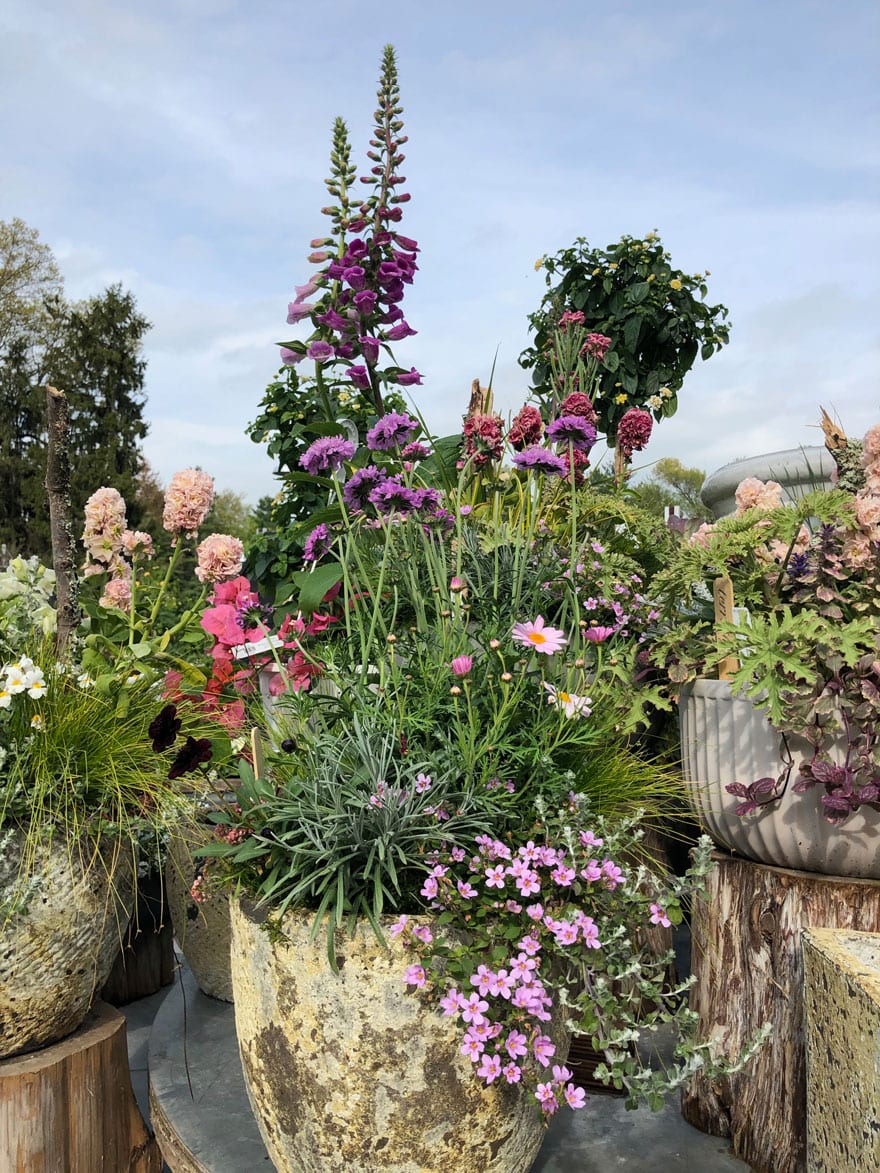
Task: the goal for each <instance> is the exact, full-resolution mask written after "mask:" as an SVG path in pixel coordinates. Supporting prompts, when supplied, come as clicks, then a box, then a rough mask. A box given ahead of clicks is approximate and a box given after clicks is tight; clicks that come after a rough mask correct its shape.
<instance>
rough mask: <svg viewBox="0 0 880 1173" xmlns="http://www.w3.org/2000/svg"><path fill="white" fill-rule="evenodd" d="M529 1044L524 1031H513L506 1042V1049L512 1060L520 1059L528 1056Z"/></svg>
mask: <svg viewBox="0 0 880 1173" xmlns="http://www.w3.org/2000/svg"><path fill="white" fill-rule="evenodd" d="M528 1042H529V1040H528V1039H527V1038H526V1036H525V1035H524V1034H523V1033H522V1031H518V1030H512V1031H511V1032H510V1034H509V1035H508V1036H507V1038H506V1039H505V1040H504V1049H505V1050H506V1051H507V1053H508V1055H509V1056H510V1057H511V1059H519V1058H521V1057H522V1056H523V1055H528V1053H529V1047H528Z"/></svg>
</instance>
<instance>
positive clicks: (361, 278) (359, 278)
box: [342, 265, 366, 289]
mask: <svg viewBox="0 0 880 1173" xmlns="http://www.w3.org/2000/svg"><path fill="white" fill-rule="evenodd" d="M342 279H343V281H345V282H347V284H349V285H350V286H351V287H352V289H363V287H364V285H365V284H366V274H365V273H364V270H363V269H362V268H361V266H360V265H350V266H349V267H348V268H347V269H345V270H344V271H343V274H342Z"/></svg>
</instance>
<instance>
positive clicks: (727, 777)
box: [679, 680, 880, 880]
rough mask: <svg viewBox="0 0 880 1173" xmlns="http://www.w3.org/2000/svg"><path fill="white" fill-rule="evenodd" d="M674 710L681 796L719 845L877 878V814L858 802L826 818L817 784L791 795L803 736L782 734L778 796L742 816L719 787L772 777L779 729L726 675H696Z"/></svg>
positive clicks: (825, 871)
mask: <svg viewBox="0 0 880 1173" xmlns="http://www.w3.org/2000/svg"><path fill="white" fill-rule="evenodd" d="M679 715H680V721H681V758H682V769H683V771H684V777H685V781H686V783H687V784H688V794H689V797H690V800H691V802H692V804H693V807H694V809H695V811H696V813H697V816H698V817H699V819H700V822H701V823H702V825H703V826H704V828H705V829H706V832H707V834H709V835H710V836H711V837H712V839H713V840H714V841H715V842H716V843H717V844H719V846H721V847H726V848H727V849H728V850H730V851H735V852H736V853H737V854H739V855H743V856H745V857H746V858H747V859H752V860H755V861H756V862H758V863H764V864H769V865H771V866H772V867H784V868H793V869H794V870H796V871H805V872H819V873H821V874H822V875H827V876H851V877H857V878H860V879H866V880H878V879H880V812H878V811H877V810H875V809H873V808H872V807H864V806H863V807H862V808H860V809H859V810H857V811H855V812H854V813H853V814H852V815H850V816H849V818H848V819H847V820H846V822H845V823H843V824H842V825H839V826H838V825H835V824H834V823H829V821H828V820H827V819H826V818H825V814H824V808H823V806H822V794H823V793H824V791H823V789H822V787H820V786H814V787H812V788H811V789H810V790H807V791H805V792H804V793H803V794H796V793H795V791H794V783H795V781H796V779H797V776H798V768H799V766H800V763H801V762H802V761H803V760H805V759H806V758H809V757H810V755H811V754H812V748H811V747H810V745H809V743H808V742H806V741H805V740H804V739H802V738H798V737H792V736H789V737H788V738H787V739H786V740H787V742H788V749H789V752H790V754H791V757H792V759H793V765H792V768H791V774H790V777H789V783H788V787H787V789H786V791H785V794H784V796H783V797H782V798H781V799H779V800H778V801H775V802H772V803H768V805H767V808H766V809H765V810H762V811H760V812H759V813H756V814H752V815H746V816H744V817H743V816H741V815H738V814H736V807H737V805H738V804H739V803H740V802H741V801H742V800H741V799H739V798H736V797H735V796H734V795H732V794H728V793H727V791H726V790H725V786H726V785H727V784H728V783H729V782H743V783H750V782H754V781H756V780H757V779H758V778H765V777H773V778H777V777H779V775H780V773H781V772H782V771H783V769H784V762H783V753H782V750H783V745H782V737H781V735H780V733H779V731H778V730H776V729H774V727H773V726H772V725H771V724H770V722H769V721H768V720H767V716H766V714H765V713H764V711H763V710H762V709H760V708H758V707H756V706H755V705H754V704H753V703H752V701H751V700H750V699H749V698H748V697H742V696H737V695H736V694H734V693H733V692H732V690H731V687H730V683H729V682H728V681H726V680H697V681H695V682H694V683H693V684H692V685H689V686H688V687H687V688H684V689H682V697H681V704H680V706H679ZM841 760H843V759H842V753H841Z"/></svg>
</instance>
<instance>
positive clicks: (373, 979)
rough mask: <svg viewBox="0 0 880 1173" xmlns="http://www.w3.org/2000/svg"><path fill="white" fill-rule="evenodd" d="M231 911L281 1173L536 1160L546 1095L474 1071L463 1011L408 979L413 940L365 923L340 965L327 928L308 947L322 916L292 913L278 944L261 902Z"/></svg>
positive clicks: (266, 1127)
mask: <svg viewBox="0 0 880 1173" xmlns="http://www.w3.org/2000/svg"><path fill="white" fill-rule="evenodd" d="M231 907H232V977H233V984H234V987H235V1022H236V1029H237V1032H238V1041H239V1049H240V1051H241V1059H242V1068H243V1070H244V1076H245V1083H246V1085H247V1089H248V1095H249V1096H250V1100H251V1104H252V1106H253V1109H254V1115H255V1116H256V1119H257V1123H258V1124H259V1127H260V1131H261V1133H262V1135H263V1139H264V1140H265V1142H266V1147H267V1149H268V1151H269V1155H270V1157H271V1159H272V1160H273V1161H274V1163H275V1166H276V1168H277V1169H278V1170H279V1173H343V1171H345V1173H350V1171H351V1170H357V1171H358V1173H371V1171H373V1170H389V1171H394V1173H525V1171H526V1170H527V1169H529V1168H530V1166H531V1164H532V1162H533V1161H534V1159H535V1156H536V1154H537V1152H538V1149H539V1148H540V1146H541V1141H542V1139H543V1136H544V1127H543V1124H542V1122H541V1118H540V1113H539V1112H538V1111H537V1108H536V1104H535V1101H534V1097H533V1096H529V1095H528V1093H527V1092H525V1090H524V1089H522V1088H520V1087H517V1086H515V1085H513V1086H511V1085H507V1084H505V1085H504V1086H500V1085H498V1084H492V1085H491V1086H490V1087H485V1086H484V1085H482V1083H481V1081H480V1080H478V1079H477V1078H476V1077H475V1075H474V1070H473V1064H472V1063H471V1062H470V1060H468V1059H466V1058H465V1057H464V1056H463V1055H462V1054H461V1053H460V1049H459V1048H460V1044H461V1039H460V1037H459V1035H458V1032H457V1031H456V1028H455V1026H454V1025H453V1024H452V1022H451V1020H450V1019H448V1018H444V1017H443V1016H442V1015H441V1014H439V1013H438V1012H437V1010H435V1009H434V1008H432V1007H430V1006H428V1005H427V1003H425V1002H424V1000H423V999H422V998H421V997H420V996H419V995H418V994H417V992H415V991H412V990H408V989H407V987H406V985H405V984H404V982H403V980H402V978H403V973H404V971H405V969H406V967H407V965H408V964H410V963H411V960H412V958H411V955H410V954H408V952H407V951H406V949H405V947H404V945H403V944H402V943H401V942H400V941H398V940H395V939H394V938H388V939H387V949H383V948H382V946H381V945H380V944H379V943H378V941H377V940H376V938H375V936H374V934H373V931H372V929H371V928H370V927H369V925H367V924H366V923H364V924H363V925H361V926H358V929H357V932H356V934H355V936H354V937H353V938H352V937H349V936H348V935H347V934H345V933H341V932H340V933H337V935H336V942H335V949H336V954H337V964H338V972H337V973H334V972H333V970H332V969H331V967H330V963H329V960H328V957H327V943H326V939H325V937H324V936H322V935H320V934H319V936H318V937H317V939H316V940H315V941H314V942H313V943H312V944H309V941H308V937H309V931H310V928H311V923H312V915H313V914H310V913H303V912H299V911H297V912H292V913H288V914H287V915H285V917H284V918H283V920H282V922H281V930H282V932H283V934H284V939H283V940H280V939H278V940H276V941H275V942H274V943H273V941H272V940H271V939H270V937H269V934H268V933H266V932H265V931H263V929H262V928H261V927H260V926H261V921H262V920H264V919H265V917H263V916H261V914H260V913H259V912H257V911H256V910H255V908H254V906H253V905H252V904H251V903H250V902H249V901H244V900H242V901H235V900H233V901H232V906H231ZM392 919H393V918H385V923H386V925H387V924H390V923H391V921H392ZM426 923H427V922H426Z"/></svg>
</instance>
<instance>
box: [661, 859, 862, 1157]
mask: <svg viewBox="0 0 880 1173" xmlns="http://www.w3.org/2000/svg"><path fill="white" fill-rule="evenodd" d="M713 859H714V860H715V862H716V867H715V869H714V870H713V871H712V873H711V874H710V875H709V876H708V877H707V893H706V897H705V898H704V899H701V900H699V901H697V903H696V904H695V907H694V914H693V927H692V936H693V955H692V970H693V973H694V975H695V977H696V984H695V985H694V987H693V990H692V992H691V1006H692V1008H693V1009H694V1010H695V1011H696V1012H697V1013H698V1014H699V1019H700V1034H701V1036H702V1037H704V1038H709V1039H710V1040H711V1041H712V1042H713V1044H714V1046H715V1053H716V1055H726V1056H728V1057H731V1058H732V1057H733V1056H734V1055H735V1054H737V1053H738V1051H739V1050H740V1049H741V1047H742V1046H743V1044H744V1043H746V1042H747V1041H748V1040H749V1039H750V1038H753V1037H754V1036H755V1034H756V1033H757V1031H758V1029H759V1028H760V1027H761V1025H762V1024H763V1023H765V1022H769V1023H770V1024H771V1025H772V1028H773V1030H772V1034H771V1036H770V1038H769V1040H768V1041H767V1043H766V1044H765V1045H764V1047H763V1049H762V1050H761V1051H760V1053H759V1054H758V1055H757V1057H756V1058H755V1059H754V1060H753V1062H752V1063H751V1064H750V1066H749V1067H748V1068H747V1069H746V1070H745V1071H744V1072H742V1073H740V1074H738V1075H733V1076H731V1077H729V1078H727V1079H720V1080H711V1081H710V1080H708V1079H706V1078H705V1077H704V1076H702V1075H697V1076H696V1077H695V1078H694V1079H693V1081H692V1082H691V1084H690V1085H689V1087H688V1088H686V1089H685V1091H684V1092H683V1094H682V1114H683V1115H684V1117H685V1119H686V1120H687V1121H688V1122H689V1123H690V1124H693V1125H694V1126H695V1127H696V1128H699V1129H700V1130H701V1131H703V1132H708V1133H710V1134H712V1135H713V1136H726V1137H730V1138H731V1141H732V1146H733V1151H734V1153H735V1154H736V1155H737V1156H738V1157H739V1158H740V1159H741V1160H743V1161H746V1162H747V1163H748V1164H749V1165H751V1166H752V1168H753V1169H755V1170H757V1173H805V1170H806V1168H807V1119H806V1113H807V1074H806V1028H805V1014H804V963H803V955H802V949H801V936H802V930H803V929H806V928H831V929H854V930H856V931H858V932H868V933H871V932H874V933H876V932H880V881H877V880H851V879H846V878H843V877H836V876H823V875H820V874H818V873H814V872H799V871H790V870H788V869H786V868H776V867H768V866H766V865H764V864H757V863H752V862H751V861H750V860H746V859H742V858H739V857H735V856H731V855H727V854H726V853H723V852H720V851H719V852H716V853H715V854H714V856H713Z"/></svg>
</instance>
